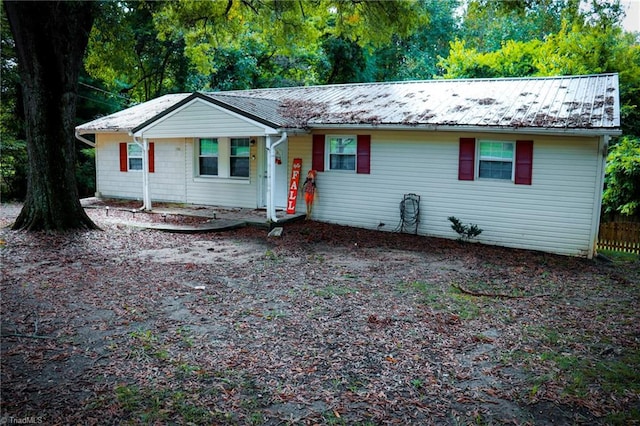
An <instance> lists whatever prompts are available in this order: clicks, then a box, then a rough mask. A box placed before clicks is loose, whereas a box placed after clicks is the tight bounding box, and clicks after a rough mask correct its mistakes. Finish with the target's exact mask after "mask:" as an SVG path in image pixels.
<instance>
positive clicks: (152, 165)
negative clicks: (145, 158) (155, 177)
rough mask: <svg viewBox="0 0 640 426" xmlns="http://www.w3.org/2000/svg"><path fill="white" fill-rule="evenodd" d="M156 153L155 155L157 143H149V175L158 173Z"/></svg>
mask: <svg viewBox="0 0 640 426" xmlns="http://www.w3.org/2000/svg"><path fill="white" fill-rule="evenodd" d="M155 162H156V153H155V143H153V142H149V173H153V172H155V171H156V166H155Z"/></svg>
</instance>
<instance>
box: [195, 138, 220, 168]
mask: <svg viewBox="0 0 640 426" xmlns="http://www.w3.org/2000/svg"><path fill="white" fill-rule="evenodd" d="M198 165H199V169H198V172H199V173H198V174H199V175H200V176H218V139H212V138H208V139H200V140H199V146H198Z"/></svg>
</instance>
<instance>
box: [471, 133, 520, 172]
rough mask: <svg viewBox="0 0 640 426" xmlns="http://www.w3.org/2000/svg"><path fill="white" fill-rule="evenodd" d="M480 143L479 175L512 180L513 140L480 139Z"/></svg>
mask: <svg viewBox="0 0 640 426" xmlns="http://www.w3.org/2000/svg"><path fill="white" fill-rule="evenodd" d="M478 145H479V148H478V150H479V152H478V177H479V178H488V179H505V180H512V178H513V153H514V146H513V145H514V144H513V142H498V141H480V142H479V144H478Z"/></svg>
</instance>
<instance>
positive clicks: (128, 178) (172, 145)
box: [96, 133, 186, 202]
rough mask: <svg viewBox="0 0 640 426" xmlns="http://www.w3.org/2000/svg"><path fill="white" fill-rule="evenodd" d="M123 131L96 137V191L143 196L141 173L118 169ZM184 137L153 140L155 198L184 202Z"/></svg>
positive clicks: (151, 178) (151, 180) (116, 195)
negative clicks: (125, 171) (124, 171)
mask: <svg viewBox="0 0 640 426" xmlns="http://www.w3.org/2000/svg"><path fill="white" fill-rule="evenodd" d="M122 139H123V138H122V135H121V134H115V133H114V134H98V135H97V136H96V141H97V145H96V192H98V193H100V195H101V196H103V197H113V198H127V199H136V200H141V199H142V173H122V172H120V170H119V166H118V164H119V156H120V151H119V143H120V142H123V140H122ZM184 151H185V142H184V138H175V139H167V140H162V141H159V142H158V141H154V154H155V155H154V157H155V167H154V168H155V172H154V173H149V189H150V191H151V198H152V200H155V201H168V202H185V201H186V199H185V180H184V174H185V170H184V165H185V159H184Z"/></svg>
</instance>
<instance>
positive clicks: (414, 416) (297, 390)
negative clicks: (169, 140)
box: [0, 205, 640, 425]
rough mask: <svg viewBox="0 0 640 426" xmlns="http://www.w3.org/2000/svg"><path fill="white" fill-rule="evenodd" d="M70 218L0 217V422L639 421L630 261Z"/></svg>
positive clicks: (312, 228) (638, 331)
mask: <svg viewBox="0 0 640 426" xmlns="http://www.w3.org/2000/svg"><path fill="white" fill-rule="evenodd" d="M0 213H2V215H1V217H2V219H1V222H0V225H2V226H5V225H7V224H9V223H11V221H12V219H13V218H15V215H16V214H17V213H18V208H17V206H11V205H8V206H7V205H4V206H2V210H1V211H0ZM88 213H89V214H90V215H91V216H92V218H93V219H94V220H95V221H96V223H98V224H99V225H100V226H101V227H102V228H103V231H91V232H80V233H73V234H67V235H48V234H42V233H39V234H28V233H23V232H14V231H10V230H8V229H6V228H3V229H2V230H0V238H1V240H0V253H1V255H2V272H3V274H2V289H1V290H2V300H1V319H2V324H1V325H2V329H1V331H2V345H1V350H2V353H1V363H2V376H1V378H2V394H1V409H2V411H1V417H0V420H1V422H3V423H17V422H21V423H29V422H31V423H43V424H65V425H66V424H88V425H91V424H96V425H103V424H167V423H169V424H192V425H205V424H221V425H226V424H238V425H288V424H292V425H316V424H326V425H341V424H344V425H379V424H385V425H387V424H398V425H407V424H419V425H430V424H443V425H460V424H530V425H550V424H553V425H564V424H571V425H573V424H589V425H592V424H639V422H640V377H639V376H638V371H640V321H639V320H640V318H639V313H638V306H640V291H639V290H640V262H638V261H637V260H633V259H631V260H626V261H615V262H612V263H608V262H603V261H591V260H586V259H578V258H568V257H561V256H553V255H549V254H544V253H537V252H530V251H523V250H509V249H504V248H498V247H489V246H482V245H479V244H469V243H466V244H465V243H458V242H456V241H448V240H441V239H433V238H426V237H416V236H412V235H405V234H392V233H382V232H373V231H365V230H359V229H352V228H345V227H339V226H332V225H326V224H319V223H316V222H299V223H295V224H291V225H289V226H287V227H286V228H285V230H284V234H283V235H282V237H279V238H268V237H267V235H266V234H267V232H266V231H265V230H264V229H256V228H243V229H239V230H235V231H230V232H225V233H216V234H196V235H185V234H169V233H163V232H158V231H151V230H145V229H141V228H139V227H132V226H129V224H127V223H126V221H127V216H126V215H123V216H122V217H121V218H119V219H117V220H116V218H115V217H113V216H111V217H110V219H109V221H106V220H105V216H104V214H103V213H102V212H100V211H96V210H89V211H88ZM137 220H141V215H138V218H137Z"/></svg>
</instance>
